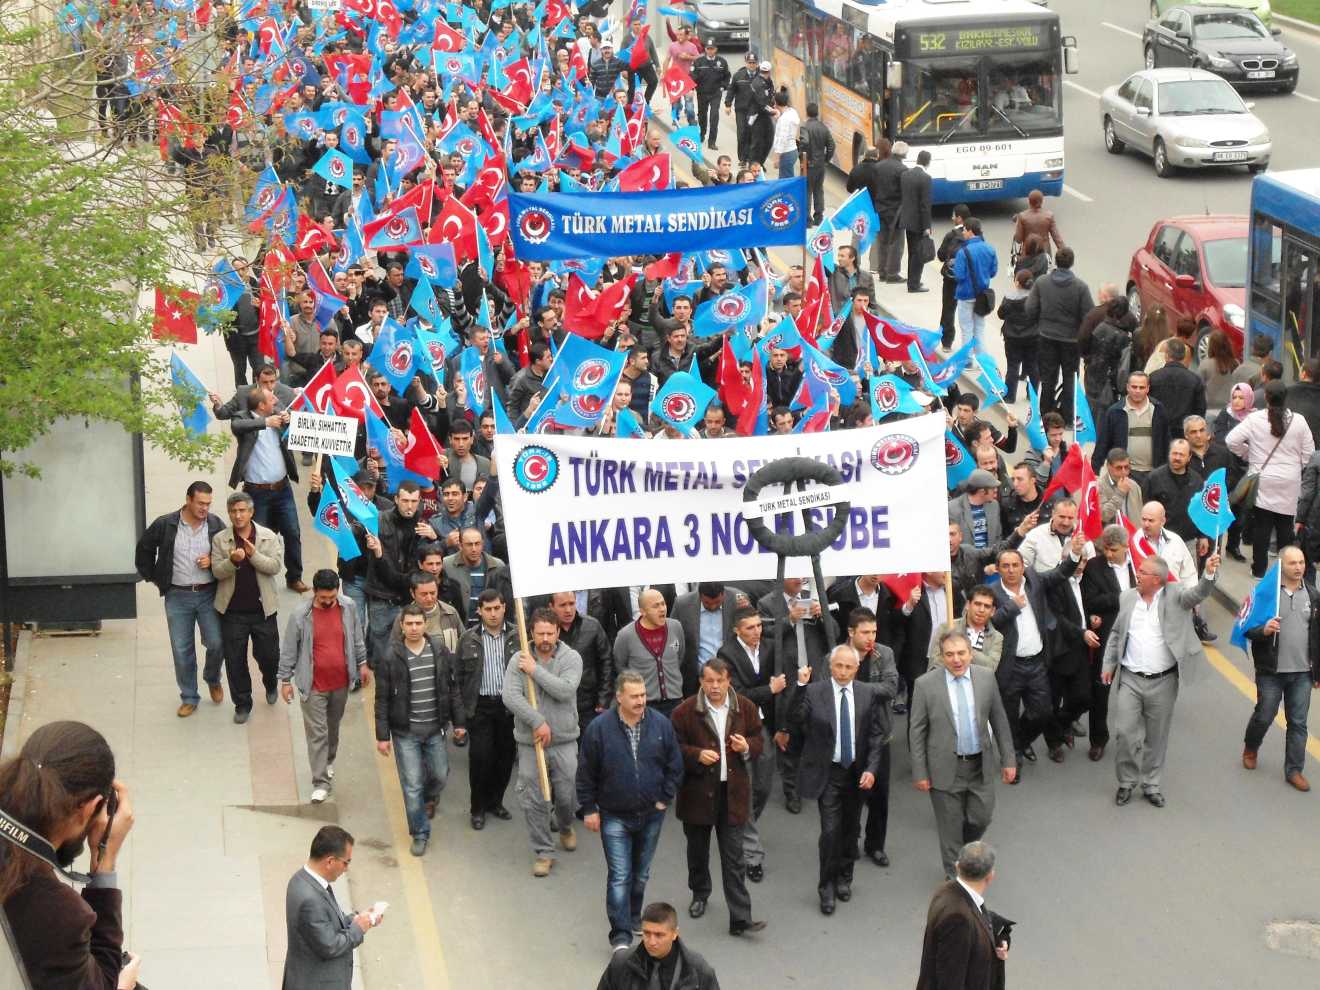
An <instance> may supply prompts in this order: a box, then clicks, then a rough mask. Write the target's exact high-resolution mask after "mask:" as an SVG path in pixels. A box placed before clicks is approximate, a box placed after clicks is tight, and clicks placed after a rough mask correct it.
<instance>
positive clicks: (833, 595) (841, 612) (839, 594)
mask: <svg viewBox="0 0 1320 990" xmlns="http://www.w3.org/2000/svg"><path fill="white" fill-rule="evenodd" d="M883 576H884V575H882V574H859V575H857V576H856V577H841V578H838V579H837V580H836V581H835V582H834V583H833V584H831V585H830V588H829V591H828V592H827V594H826V598H827V599H828V600H829V603H830V614H831V615H833V616H834V624H835V626H836V627H837V632H836V634H835V637H834V638H835V645H836V646H837V645H838V644H839V643H846V642H848V637H849V635H850V634H849V631H848V620H849V617H850V616H851V615H852V614H853V609H856V608H866V609H870V610H871V612H872V613H873V614H874V615H875V621H876V630H875V635H876V639H878V640H879V641H880V642H882V643H892V642H894V636H893V635H892V634H891V632H890V629H889V618H890V605H891V604H892V603H893V601H894V596H893V594H892V593H891V592H890V590H889V589H888V588H886V587H885V585H884V582H883V581H882V580H881V578H882V577H883Z"/></svg>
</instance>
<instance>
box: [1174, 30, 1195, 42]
mask: <svg viewBox="0 0 1320 990" xmlns="http://www.w3.org/2000/svg"><path fill="white" fill-rule="evenodd" d="M1174 37H1175V38H1177V39H1178V40H1179V41H1181V42H1182V43H1183V44H1184V45H1190V44H1191V43H1192V36H1191V35H1190V34H1188V33H1187V32H1186V31H1179V32H1178V33H1177V34H1175V35H1174Z"/></svg>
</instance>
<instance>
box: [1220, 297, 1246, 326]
mask: <svg viewBox="0 0 1320 990" xmlns="http://www.w3.org/2000/svg"><path fill="white" fill-rule="evenodd" d="M1224 318H1225V319H1226V320H1228V322H1229V323H1231V324H1233V326H1235V327H1237V328H1238V329H1239V330H1245V329H1246V328H1247V314H1246V313H1245V312H1244V311H1243V309H1242V307H1241V306H1239V305H1238V304H1237V303H1229V304H1228V305H1227V306H1225V307H1224Z"/></svg>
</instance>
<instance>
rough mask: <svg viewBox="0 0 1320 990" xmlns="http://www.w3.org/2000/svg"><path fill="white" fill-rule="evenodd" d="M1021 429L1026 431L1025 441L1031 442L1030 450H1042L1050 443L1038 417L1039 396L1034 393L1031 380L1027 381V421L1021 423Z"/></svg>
mask: <svg viewBox="0 0 1320 990" xmlns="http://www.w3.org/2000/svg"><path fill="white" fill-rule="evenodd" d="M1022 429H1023V430H1025V431H1026V434H1027V442H1028V443H1030V444H1031V449H1032V450H1044V449H1045V448H1046V447H1048V446H1049V445H1050V441H1049V439H1048V438H1047V437H1046V436H1045V426H1044V424H1043V423H1041V419H1040V396H1038V395H1037V394H1036V387H1035V386H1034V385H1032V384H1031V382H1027V421H1026V422H1025V423H1023V424H1022Z"/></svg>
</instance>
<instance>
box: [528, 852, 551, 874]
mask: <svg viewBox="0 0 1320 990" xmlns="http://www.w3.org/2000/svg"><path fill="white" fill-rule="evenodd" d="M554 865H555V861H554V860H553V859H551V858H550V857H549V856H538V857H536V862H535V863H533V864H532V876H534V877H548V876H549V875H550V867H552V866H554Z"/></svg>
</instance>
